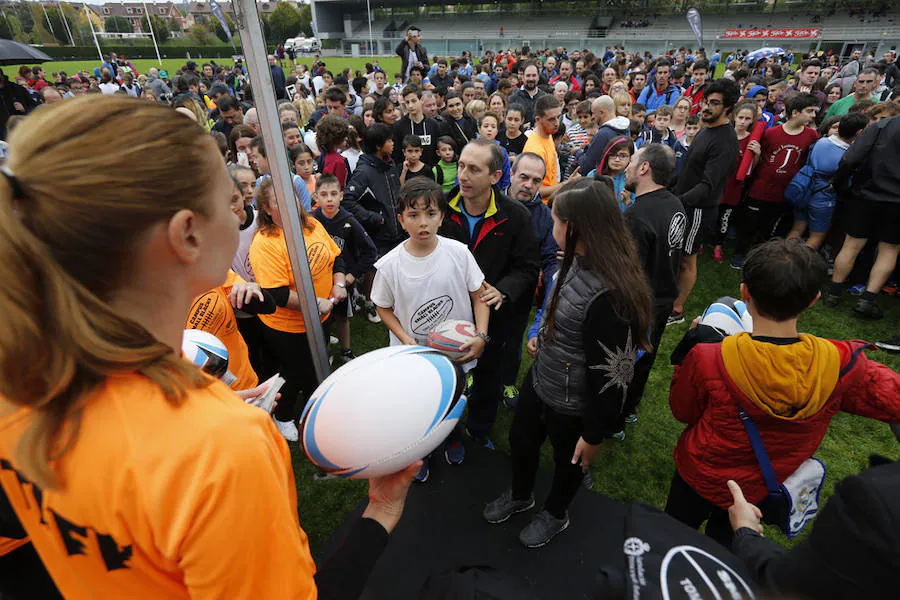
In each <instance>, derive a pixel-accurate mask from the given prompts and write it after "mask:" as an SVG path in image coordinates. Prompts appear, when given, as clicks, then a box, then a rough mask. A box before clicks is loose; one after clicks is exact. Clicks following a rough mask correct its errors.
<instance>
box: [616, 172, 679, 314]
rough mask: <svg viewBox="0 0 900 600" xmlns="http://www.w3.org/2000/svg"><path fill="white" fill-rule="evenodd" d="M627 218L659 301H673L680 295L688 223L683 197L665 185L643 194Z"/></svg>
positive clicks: (642, 262) (657, 301) (628, 211)
mask: <svg viewBox="0 0 900 600" xmlns="http://www.w3.org/2000/svg"><path fill="white" fill-rule="evenodd" d="M625 222H626V223H627V224H628V229H629V230H630V231H631V236H632V237H633V238H634V242H635V245H636V246H637V251H638V257H639V258H640V260H641V265H643V267H644V273H646V275H647V279H648V280H649V281H650V287H652V288H653V296H654V299H655V302H656V304H657V305H660V304H671V303H672V302H673V301H674V300H675V298H677V297H678V268H679V266H680V265H681V254H682V252H683V250H684V234H685V227H686V224H687V218H686V216H685V212H684V207H683V206H682V204H681V200H679V199H678V197H677V196H675V195H674V194H673V193H672V192H670V191H669V190H667V189H665V188H662V189H659V190H656V191H653V192H648V193H646V194H641V195H640V196H638V197H637V198H636V199H635V202H634V205H633V206H632V207H631V208H629V209H628V210H627V211H625Z"/></svg>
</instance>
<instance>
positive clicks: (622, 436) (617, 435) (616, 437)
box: [611, 429, 625, 442]
mask: <svg viewBox="0 0 900 600" xmlns="http://www.w3.org/2000/svg"><path fill="white" fill-rule="evenodd" d="M611 437H612V439H614V440H618V441H620V442H624V441H625V430H624V429H623V430H622V431H620V432H618V433H614V434H612V436H611Z"/></svg>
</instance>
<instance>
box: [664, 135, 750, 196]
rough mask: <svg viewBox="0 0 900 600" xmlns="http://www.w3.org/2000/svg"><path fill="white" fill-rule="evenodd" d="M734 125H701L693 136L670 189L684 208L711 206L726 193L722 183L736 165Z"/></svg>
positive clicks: (736, 148) (736, 150) (736, 149)
mask: <svg viewBox="0 0 900 600" xmlns="http://www.w3.org/2000/svg"><path fill="white" fill-rule="evenodd" d="M738 155H739V152H738V139H737V134H735V133H734V127H732V126H731V125H728V124H725V125H720V126H718V127H712V128H710V127H704V128H703V129H701V130H700V133H698V134H697V137H696V138H694V141H693V142H692V143H691V147H690V149H689V150H688V153H687V156H686V157H685V159H684V167H683V168H682V169H681V173H679V175H678V181H677V183H676V184H675V187H674V188H673V189H672V191H673V192H674V193H675V195H676V196H678V197H679V198H681V202H682V203H683V204H684V206H685V207H686V208H712V207H716V206H718V205H719V201H720V200H722V196H723V195H724V194H725V184H726V183H728V180H729V179H731V177H732V175H734V172H735V170H736V169H737V166H738V163H737V161H738Z"/></svg>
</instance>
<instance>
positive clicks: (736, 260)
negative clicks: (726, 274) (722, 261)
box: [729, 254, 744, 271]
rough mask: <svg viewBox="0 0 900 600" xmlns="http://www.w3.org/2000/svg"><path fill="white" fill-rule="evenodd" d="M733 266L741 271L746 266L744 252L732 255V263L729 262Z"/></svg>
mask: <svg viewBox="0 0 900 600" xmlns="http://www.w3.org/2000/svg"><path fill="white" fill-rule="evenodd" d="M729 264H730V266H731V268H732V269H734V270H736V271H740V270H741V269H743V268H744V255H743V254H735V255H734V256H732V257H731V263H729Z"/></svg>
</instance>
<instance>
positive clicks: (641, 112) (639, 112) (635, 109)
mask: <svg viewBox="0 0 900 600" xmlns="http://www.w3.org/2000/svg"><path fill="white" fill-rule="evenodd" d="M631 118H632V119H636V120H637V121H639V122H640V124H641V127H643V126H644V122H645V121H646V120H647V107H646V106H644V105H643V104H640V103H638V102H635V103H634V104H632V105H631Z"/></svg>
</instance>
